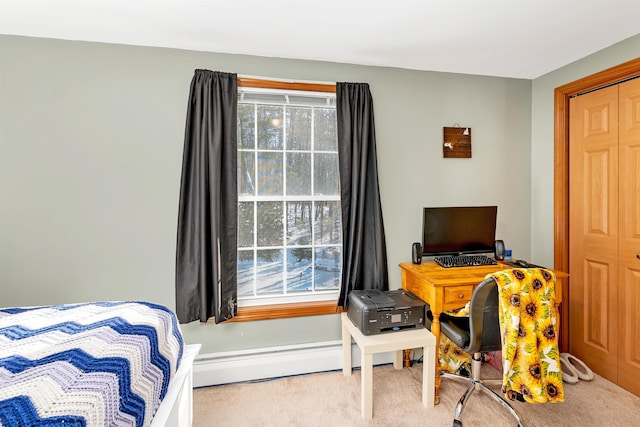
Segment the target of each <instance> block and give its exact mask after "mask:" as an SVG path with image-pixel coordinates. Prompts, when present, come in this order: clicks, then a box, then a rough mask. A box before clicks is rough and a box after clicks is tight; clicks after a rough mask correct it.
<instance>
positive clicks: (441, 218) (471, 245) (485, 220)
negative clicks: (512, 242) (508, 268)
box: [422, 206, 498, 256]
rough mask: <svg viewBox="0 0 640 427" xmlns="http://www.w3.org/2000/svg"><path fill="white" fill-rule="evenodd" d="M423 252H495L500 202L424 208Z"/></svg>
mask: <svg viewBox="0 0 640 427" xmlns="http://www.w3.org/2000/svg"><path fill="white" fill-rule="evenodd" d="M423 211H424V212H423V220H422V254H423V256H436V255H461V254H479V253H486V252H493V245H494V241H495V238H496V218H497V214H498V207H497V206H464V207H432V208H424V209H423Z"/></svg>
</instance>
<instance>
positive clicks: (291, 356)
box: [193, 341, 393, 387]
mask: <svg viewBox="0 0 640 427" xmlns="http://www.w3.org/2000/svg"><path fill="white" fill-rule="evenodd" d="M351 351H352V353H351V354H352V358H351V360H352V364H353V366H352V367H359V366H360V349H359V348H358V346H357V345H355V344H353V345H352V348H351ZM373 363H374V365H381V364H387V363H393V353H392V352H389V353H377V354H374V357H373ZM340 369H342V345H341V341H326V342H320V343H308V344H299V345H290V346H281V347H267V348H260V349H252V350H240V351H233V352H223V353H208V354H201V355H199V356H198V357H197V358H196V360H195V362H194V364H193V385H194V387H207V386H212V385H220V384H229V383H236V382H244V381H256V380H261V379H266V378H277V377H285V376H290V375H302V374H310V373H314V372H325V371H333V370H340Z"/></svg>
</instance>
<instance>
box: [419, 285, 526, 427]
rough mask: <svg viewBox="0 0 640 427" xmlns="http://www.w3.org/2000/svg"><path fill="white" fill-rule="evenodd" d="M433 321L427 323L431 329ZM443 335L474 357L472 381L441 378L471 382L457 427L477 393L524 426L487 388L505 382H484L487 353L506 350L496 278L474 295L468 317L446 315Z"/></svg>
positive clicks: (447, 375)
mask: <svg viewBox="0 0 640 427" xmlns="http://www.w3.org/2000/svg"><path fill="white" fill-rule="evenodd" d="M429 318H430V319H429ZM427 319H429V320H431V319H433V315H431V313H430V312H429V313H427ZM429 320H427V322H426V323H427V326H428V327H430V324H429V323H430V322H429ZM440 331H441V333H443V334H444V335H446V336H447V337H448V338H449V339H450V340H451V341H453V342H454V343H455V344H456V345H457V346H458V347H460V349H461V350H463V351H464V352H466V353H468V354H471V355H472V362H471V377H470V378H469V377H463V376H461V375H455V374H451V373H448V372H441V374H440V375H441V376H442V377H445V378H452V379H455V380H461V381H466V382H469V387H468V388H467V390H466V391H465V393H464V394H463V395H462V397H461V398H460V400H459V401H458V404H457V405H456V409H455V418H454V421H453V426H454V427H456V426H462V421H461V419H460V417H461V415H462V410H463V409H464V406H465V404H466V402H467V399H468V398H469V397H470V396H471V393H472V392H473V391H474V390H482V391H483V392H485V393H486V394H487V395H488V396H489V397H491V398H492V399H494V400H495V401H496V402H498V403H500V404H501V405H502V406H504V407H505V408H506V409H507V410H508V411H509V412H510V413H511V414H512V415H513V416H514V417H515V419H516V421H517V422H518V425H519V426H524V424H523V422H522V418H521V417H520V414H518V412H517V411H516V410H515V409H514V408H513V407H512V406H511V405H510V404H509V403H508V401H507V400H506V399H505V398H504V397H502V396H501V395H499V394H498V393H496V392H495V391H493V390H492V389H490V388H489V387H488V386H487V384H496V385H497V384H500V385H502V379H496V380H481V379H480V368H481V366H482V355H483V353H487V352H491V351H497V350H501V349H502V342H501V333H500V318H499V306H498V284H497V283H496V281H495V279H493V277H490V278H486V279H484V280H483V281H482V282H481V283H480V284H479V285H478V286H477V287H476V289H475V290H474V291H473V294H472V296H471V302H470V305H469V316H468V317H466V316H465V317H455V316H450V315H447V314H446V313H442V314H441V315H440Z"/></svg>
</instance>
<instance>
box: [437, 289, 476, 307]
mask: <svg viewBox="0 0 640 427" xmlns="http://www.w3.org/2000/svg"><path fill="white" fill-rule="evenodd" d="M472 293H473V286H455V287H448V288H445V289H444V304H445V306H449V304H458V305H457V306H456V307H462V306H463V305H465V304H466V303H467V302H469V300H471V294H472Z"/></svg>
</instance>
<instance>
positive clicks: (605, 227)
mask: <svg viewBox="0 0 640 427" xmlns="http://www.w3.org/2000/svg"><path fill="white" fill-rule="evenodd" d="M569 107H570V122H569V140H570V143H569V159H570V160H569V162H570V163H569V206H570V209H569V223H570V228H569V230H570V231H569V245H570V246H569V247H570V251H569V274H570V277H571V285H570V287H569V304H570V305H569V324H570V326H569V334H570V346H569V351H570V352H571V353H572V354H574V355H575V356H576V357H578V358H579V359H581V360H583V361H584V362H585V363H586V364H587V366H589V367H590V368H591V369H593V371H594V372H596V373H598V374H599V375H601V376H603V377H605V378H607V379H608V380H610V381H612V382H615V383H617V379H618V378H617V372H618V371H617V357H618V354H617V345H618V339H617V333H618V330H617V317H618V314H617V305H618V293H617V289H618V271H619V270H618V182H619V181H618V87H617V86H612V87H609V88H605V89H600V90H597V91H594V92H591V93H588V94H585V95H581V96H577V97H575V98H573V99H571V101H570V104H569Z"/></svg>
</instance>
